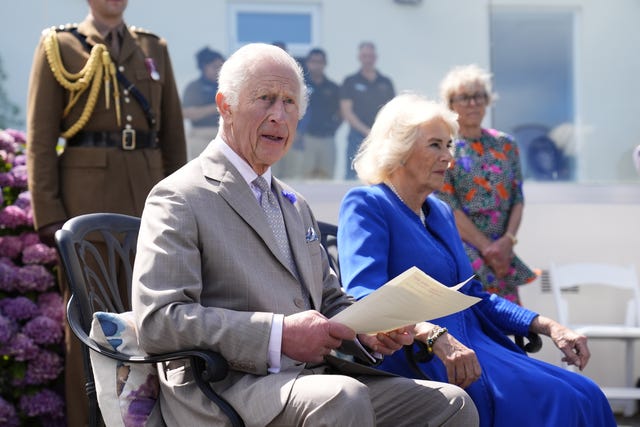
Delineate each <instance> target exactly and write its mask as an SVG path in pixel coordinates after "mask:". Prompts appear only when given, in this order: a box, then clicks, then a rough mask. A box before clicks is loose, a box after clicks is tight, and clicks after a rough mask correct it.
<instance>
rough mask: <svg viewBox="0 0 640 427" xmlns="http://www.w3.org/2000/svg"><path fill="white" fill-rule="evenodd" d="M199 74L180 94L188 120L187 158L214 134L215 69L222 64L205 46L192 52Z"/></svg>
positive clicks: (216, 121)
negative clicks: (189, 123)
mask: <svg viewBox="0 0 640 427" xmlns="http://www.w3.org/2000/svg"><path fill="white" fill-rule="evenodd" d="M196 61H197V63H198V69H199V70H200V77H199V78H197V79H196V80H194V81H192V82H190V83H189V84H188V85H187V87H186V89H185V90H184V94H183V96H182V114H183V115H184V118H185V119H187V120H189V121H190V122H191V129H190V131H189V135H188V138H187V157H188V158H189V160H191V159H193V158H195V157H197V156H198V155H199V154H200V153H201V152H202V150H204V148H205V147H206V146H207V145H208V144H209V142H210V141H211V140H212V139H214V138H215V137H216V135H217V133H218V121H219V120H220V115H219V114H218V107H217V106H216V93H217V92H218V72H219V71H220V67H222V64H223V63H224V57H223V56H222V54H221V53H220V52H217V51H215V50H212V49H210V48H208V47H205V48H202V49H200V50H199V51H198V53H197V54H196Z"/></svg>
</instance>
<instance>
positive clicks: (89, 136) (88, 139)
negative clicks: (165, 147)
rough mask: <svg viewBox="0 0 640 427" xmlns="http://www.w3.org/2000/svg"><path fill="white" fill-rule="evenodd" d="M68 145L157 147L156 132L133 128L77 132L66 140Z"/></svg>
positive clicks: (127, 147)
mask: <svg viewBox="0 0 640 427" xmlns="http://www.w3.org/2000/svg"><path fill="white" fill-rule="evenodd" d="M67 146H69V147H102V148H107V147H113V148H121V149H122V150H125V151H129V150H138V149H142V148H158V138H157V135H156V132H147V131H141V130H135V129H123V130H122V131H112V132H110V131H102V132H78V133H77V134H76V135H75V136H73V137H72V138H70V139H69V140H68V141H67Z"/></svg>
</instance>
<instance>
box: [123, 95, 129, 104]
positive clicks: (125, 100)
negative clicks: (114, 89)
mask: <svg viewBox="0 0 640 427" xmlns="http://www.w3.org/2000/svg"><path fill="white" fill-rule="evenodd" d="M124 102H125V104H128V103H129V97H128V96H125V97H124Z"/></svg>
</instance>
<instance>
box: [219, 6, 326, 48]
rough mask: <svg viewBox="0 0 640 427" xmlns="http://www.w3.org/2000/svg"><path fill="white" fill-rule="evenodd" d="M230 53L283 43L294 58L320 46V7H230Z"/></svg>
mask: <svg viewBox="0 0 640 427" xmlns="http://www.w3.org/2000/svg"><path fill="white" fill-rule="evenodd" d="M229 15H230V16H229V18H230V19H229V22H230V24H231V25H230V30H231V37H230V44H231V46H230V51H235V50H236V49H238V48H239V47H241V46H242V45H245V44H247V43H253V42H263V43H274V42H284V43H285V44H286V47H287V50H288V51H289V53H291V54H292V55H293V56H305V55H306V54H307V52H308V51H309V50H310V49H311V48H313V47H315V46H318V45H319V44H320V40H319V36H318V31H319V30H318V29H319V19H320V16H319V15H320V13H319V6H317V5H294V4H291V5H287V4H264V3H260V4H258V3H237V4H230V5H229Z"/></svg>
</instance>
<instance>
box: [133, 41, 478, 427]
mask: <svg viewBox="0 0 640 427" xmlns="http://www.w3.org/2000/svg"><path fill="white" fill-rule="evenodd" d="M306 102H307V97H306V93H305V86H304V83H303V77H302V71H301V70H300V67H299V66H298V64H297V63H296V61H295V60H294V59H293V58H292V57H290V56H289V55H288V54H287V53H286V52H285V51H283V50H282V49H279V48H277V47H274V46H270V45H266V44H250V45H247V46H245V47H243V48H241V49H239V50H238V51H237V52H236V53H234V54H233V55H232V56H231V57H230V58H229V59H228V60H227V61H226V62H225V64H224V65H223V67H222V69H221V71H220V76H219V90H218V93H217V95H216V103H217V105H218V109H219V111H220V115H221V127H220V130H219V133H218V135H217V137H216V139H215V141H214V142H213V143H212V144H210V145H209V146H208V147H207V148H206V149H205V151H204V152H203V153H202V154H201V155H200V156H199V157H197V158H196V159H194V160H193V161H191V162H189V163H188V164H187V165H186V166H184V167H183V168H182V169H180V170H178V171H177V172H175V173H174V174H173V175H171V176H169V177H168V178H166V179H165V180H163V181H161V182H160V183H159V184H158V185H157V186H156V187H155V188H154V189H153V190H152V191H151V193H150V195H149V197H148V199H147V202H146V205H145V208H144V213H143V215H142V225H141V229H140V235H139V244H138V252H137V257H136V261H135V267H134V278H133V297H132V299H133V301H132V304H133V311H134V314H135V317H136V323H137V327H138V329H139V334H140V340H141V342H140V344H141V346H142V347H143V348H144V349H145V350H146V351H147V352H149V353H162V352H167V351H174V350H180V349H185V348H205V349H212V350H214V351H217V352H220V353H221V354H222V355H223V356H224V357H225V358H226V359H227V360H228V361H229V365H230V367H231V371H230V374H229V376H228V377H227V378H226V379H225V380H223V381H221V382H219V383H216V384H215V385H214V387H215V388H216V389H217V391H218V392H220V393H221V394H222V396H223V397H225V398H226V399H227V400H228V401H229V402H230V403H231V404H232V405H233V406H234V407H235V408H236V409H237V410H238V411H239V413H240V415H241V416H242V417H243V419H244V420H245V422H246V424H247V425H252V426H265V425H274V426H275V425H280V426H285V425H287V426H291V425H309V426H321V425H330V426H359V427H361V426H373V425H393V426H399V425H407V426H419V425H464V426H473V425H477V423H478V415H477V411H476V409H475V406H474V405H473V403H472V402H471V400H470V399H469V397H468V395H467V394H466V393H465V392H464V391H463V390H462V389H460V388H458V387H457V386H454V385H449V384H444V383H437V382H429V381H418V380H412V379H406V378H401V377H396V376H385V375H359V374H356V373H354V372H355V370H350V369H349V367H350V366H352V367H353V365H354V363H345V364H343V365H342V366H343V369H344V370H343V371H340V372H338V371H337V370H336V369H335V368H334V369H331V370H330V368H329V366H328V365H327V364H326V363H325V360H326V359H325V357H326V355H328V354H329V353H330V351H331V350H334V349H338V348H343V347H341V346H342V345H343V344H347V343H353V340H354V339H356V334H355V333H354V331H352V330H351V329H349V328H348V327H346V326H344V325H342V324H339V323H336V322H333V321H331V320H329V318H331V317H332V316H333V315H334V314H336V313H338V312H340V311H341V310H343V309H344V308H345V307H347V306H349V305H350V304H352V302H353V299H352V298H351V297H349V296H348V295H346V294H345V293H344V292H343V290H342V289H341V286H340V284H339V282H338V280H337V278H336V275H335V274H334V272H333V271H332V270H331V269H330V268H329V266H328V261H327V257H326V254H325V253H324V251H323V250H322V248H321V246H320V242H319V240H318V236H317V234H316V231H315V230H317V229H318V227H317V223H316V221H315V219H314V217H313V214H312V213H311V210H310V209H309V206H308V205H307V203H306V202H305V201H304V199H303V198H302V196H301V195H300V194H298V193H296V192H295V191H294V190H293V189H291V188H290V187H288V186H286V185H285V184H284V183H282V182H281V181H279V180H278V179H276V178H275V177H273V176H271V166H272V165H273V164H274V163H275V162H277V161H278V160H280V159H281V158H282V157H283V156H284V155H285V154H286V152H287V150H288V149H289V148H290V146H291V143H292V142H293V139H294V136H295V129H296V125H297V122H298V120H299V119H300V118H301V117H302V115H303V114H304V111H305V108H306ZM357 339H358V340H359V342H360V343H362V344H364V346H365V347H366V348H368V349H370V350H371V352H372V353H380V354H382V355H390V354H392V353H393V352H394V351H396V350H398V349H399V348H401V347H402V345H404V344H408V343H411V342H412V341H413V335H412V334H411V333H410V332H409V330H408V328H405V329H400V330H396V331H392V332H390V333H386V334H377V335H359V336H358V337H357ZM162 369H163V370H164V372H161V375H160V381H161V388H162V392H161V409H162V415H163V417H164V419H165V421H166V422H167V424H168V425H180V426H187V425H221V424H223V423H224V422H225V419H224V415H223V414H221V412H220V411H219V410H218V409H217V408H216V407H215V405H213V404H212V403H211V402H210V401H208V400H207V399H206V397H205V396H204V395H202V394H201V393H200V391H199V389H198V387H197V385H196V384H195V382H194V380H193V378H192V375H191V372H190V368H189V365H188V364H187V363H186V362H185V363H180V362H178V363H175V362H172V363H171V364H169V365H168V366H163V367H162ZM371 371H372V373H374V374H375V373H378V372H379V373H380V374H382V372H381V371H375V370H373V369H372V370H371ZM350 372H351V374H350Z"/></svg>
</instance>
